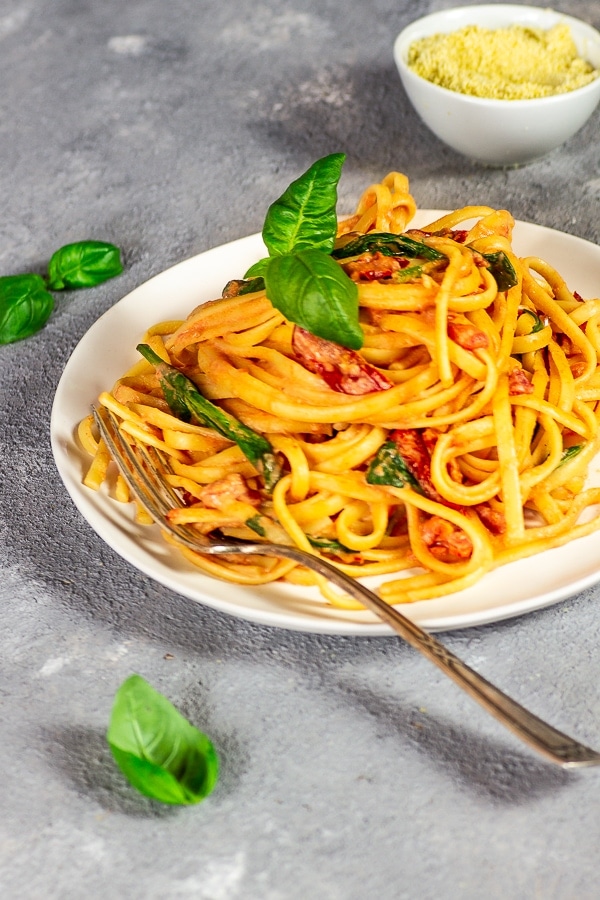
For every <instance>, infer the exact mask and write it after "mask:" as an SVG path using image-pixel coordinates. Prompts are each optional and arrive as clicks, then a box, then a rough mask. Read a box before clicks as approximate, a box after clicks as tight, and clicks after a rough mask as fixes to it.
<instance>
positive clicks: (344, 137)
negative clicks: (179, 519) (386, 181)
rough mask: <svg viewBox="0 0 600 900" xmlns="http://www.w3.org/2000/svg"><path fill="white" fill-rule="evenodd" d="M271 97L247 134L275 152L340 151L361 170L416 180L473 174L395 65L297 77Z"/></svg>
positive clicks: (310, 153)
mask: <svg viewBox="0 0 600 900" xmlns="http://www.w3.org/2000/svg"><path fill="white" fill-rule="evenodd" d="M265 92H266V93H265V96H264V98H263V100H262V102H261V105H260V107H259V108H258V109H257V110H255V111H254V115H253V118H252V119H251V120H250V121H249V122H248V125H247V127H248V129H249V131H250V133H251V134H252V135H253V136H254V137H255V138H256V139H257V140H258V141H260V142H261V143H264V144H265V145H266V146H267V147H268V149H269V152H272V151H273V148H274V147H276V148H279V149H280V151H281V152H282V153H284V154H285V156H286V157H289V155H290V151H291V150H293V152H294V153H295V154H296V155H297V156H298V157H299V158H301V159H303V160H305V159H306V157H307V155H308V156H309V157H310V158H313V159H316V158H317V157H319V156H321V155H325V154H327V153H331V152H332V151H333V150H339V151H343V152H345V153H347V155H348V159H349V160H350V161H352V162H354V163H356V164H357V165H358V166H360V168H361V169H364V168H367V169H369V168H374V169H376V170H384V169H385V170H386V171H387V169H386V167H390V168H397V167H398V165H400V166H404V167H405V168H407V167H410V172H411V177H413V178H414V177H416V176H418V175H423V174H425V173H426V172H428V171H432V170H439V168H440V167H441V166H442V165H443V167H444V171H445V173H446V174H448V173H451V172H453V171H454V170H456V172H457V173H458V172H464V171H465V169H471V167H472V164H471V163H470V162H469V161H468V160H466V159H463V158H462V157H461V156H459V155H458V154H456V153H455V152H454V151H452V150H450V148H448V147H446V146H445V145H444V144H443V143H441V142H440V141H439V140H438V139H437V138H436V137H435V136H434V135H433V134H432V133H431V131H429V129H428V128H427V127H426V126H425V125H424V124H423V122H422V121H421V119H420V118H419V117H418V115H417V114H416V113H415V111H414V110H413V108H412V106H411V104H410V102H409V100H408V98H407V96H406V94H405V93H404V90H403V88H402V86H401V84H400V79H399V77H398V73H397V71H396V68H395V66H394V65H393V63H392V62H391V61H390V62H386V63H382V64H380V65H373V66H352V65H350V66H341V65H334V66H331V67H330V68H329V70H325V71H319V72H318V73H315V72H314V71H313V70H310V69H307V70H306V72H305V73H303V72H302V71H298V70H295V71H294V72H291V73H290V80H288V81H283V80H282V81H279V82H277V83H273V84H272V86H271V88H270V92H269V90H268V88H265ZM416 148H419V150H418V151H417V149H416Z"/></svg>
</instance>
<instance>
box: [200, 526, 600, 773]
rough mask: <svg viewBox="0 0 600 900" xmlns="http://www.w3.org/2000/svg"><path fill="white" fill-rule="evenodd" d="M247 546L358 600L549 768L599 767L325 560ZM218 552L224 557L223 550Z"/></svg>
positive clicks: (597, 756) (598, 758) (591, 754)
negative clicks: (301, 569)
mask: <svg viewBox="0 0 600 900" xmlns="http://www.w3.org/2000/svg"><path fill="white" fill-rule="evenodd" d="M247 546H248V551H247V552H254V553H256V552H260V553H263V554H268V555H272V556H284V557H286V558H288V559H294V560H296V561H297V562H300V563H302V564H304V565H308V566H310V568H312V569H313V570H315V571H317V572H318V573H319V574H321V575H324V576H325V577H326V578H327V579H329V581H331V582H333V583H334V584H336V585H337V586H338V587H340V588H342V590H344V591H346V592H347V593H348V594H350V595H351V596H352V597H354V598H355V599H356V600H359V601H360V602H361V603H362V604H363V605H364V606H366V607H367V609H369V610H371V612H373V613H375V615H376V616H378V617H379V618H380V619H382V620H383V621H384V622H386V623H387V624H388V625H390V627H391V628H393V630H394V631H395V632H396V633H397V634H399V635H400V637H401V638H403V639H404V640H405V641H406V642H407V643H408V644H410V645H411V646H412V647H414V648H415V650H418V651H419V652H420V653H422V654H423V656H426V657H427V659H429V660H430V661H431V662H432V663H434V664H435V665H436V666H438V668H440V669H441V670H442V672H444V674H446V675H448V676H449V677H450V678H451V679H452V680H453V681H455V682H456V684H458V685H459V687H461V688H462V689H463V690H464V691H466V692H467V694H469V695H470V696H471V697H473V699H474V700H476V701H477V702H478V703H480V704H481V706H483V707H484V708H485V709H486V710H487V711H488V712H489V713H491V714H492V715H493V716H494V717H495V718H496V719H498V720H499V721H500V722H502V724H503V725H505V726H506V727H507V728H509V729H510V730H511V731H512V732H514V733H515V734H516V735H518V737H520V738H521V739H522V740H523V741H525V742H526V743H527V744H529V745H530V746H531V747H533V748H535V749H536V750H537V751H538V752H539V753H541V754H543V755H544V756H545V757H546V758H548V759H550V760H551V761H552V762H553V763H557V764H558V765H560V766H562V767H563V768H581V767H584V766H593V765H598V764H600V753H597V752H596V751H595V750H592V749H591V748H590V747H586V746H585V745H584V744H581V743H579V741H576V740H574V739H573V738H571V737H569V736H568V735H566V734H564V733H563V732H561V731H558V730H557V729H556V728H554V727H553V726H552V725H549V724H548V723H547V722H544V721H543V719H540V718H539V717H538V716H536V715H535V714H534V713H532V712H529V710H527V709H525V707H523V706H521V704H520V703H517V702H516V700H513V699H512V698H511V697H509V696H507V695H506V694H505V693H503V691H501V690H499V688H497V687H495V686H494V685H493V684H491V683H490V682H489V681H488V680H487V679H486V678H484V677H483V676H482V675H479V673H478V672H476V671H475V670H474V669H472V668H471V667H470V666H468V665H467V664H466V663H465V662H463V660H462V659H460V658H459V657H458V656H456V655H455V654H454V653H452V651H451V650H448V648H447V647H445V646H444V644H442V643H441V642H440V641H438V640H437V639H436V638H435V637H433V635H431V634H429V633H428V632H426V631H424V630H423V629H422V628H421V627H420V626H419V625H417V624H416V623H415V622H413V621H411V620H410V619H409V618H407V617H406V616H404V615H403V614H402V613H401V612H399V611H398V609H397V608H396V607H394V606H390V605H389V604H388V603H386V602H385V601H384V600H382V599H381V598H380V597H378V596H377V594H374V593H373V591H370V590H369V589H368V588H367V587H365V586H364V585H362V584H361V583H360V582H359V581H356V580H355V579H354V578H351V577H350V576H349V575H346V573H345V572H342V571H341V570H340V569H338V568H336V567H335V566H334V565H333V564H331V563H329V562H328V561H327V560H324V559H322V558H321V557H318V556H313V555H312V554H308V553H305V552H304V551H302V550H299V549H297V548H295V547H286V546H277V545H275V546H273V545H271V546H268V545H260V544H252V545H247ZM250 547H251V548H252V549H251V550H250ZM245 549H246V548H245V547H244V545H243V544H236V545H235V547H233V546H232V545H229V546H228V551H229V552H236V553H240V552H242V553H243V552H244V551H245ZM211 552H214V547H213V548H211ZM222 552H227V550H226V549H225V545H224V549H223V551H222Z"/></svg>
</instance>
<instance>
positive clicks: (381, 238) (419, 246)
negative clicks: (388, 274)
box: [331, 232, 447, 262]
mask: <svg viewBox="0 0 600 900" xmlns="http://www.w3.org/2000/svg"><path fill="white" fill-rule="evenodd" d="M367 252H369V253H373V252H377V253H381V254H382V256H407V257H409V258H410V259H415V258H419V259H428V260H431V261H435V262H439V261H440V260H442V259H447V257H446V256H445V255H444V254H443V253H440V251H439V250H435V249H434V248H433V247H429V246H428V245H427V244H424V243H423V241H415V240H414V238H410V237H408V236H407V235H405V234H388V233H387V232H382V233H379V232H369V234H361V235H359V236H358V237H355V238H353V239H352V240H350V241H347V242H346V243H345V244H343V245H342V246H341V247H336V248H335V250H334V251H333V252H332V254H331V255H332V256H333V257H334V259H346V258H347V257H349V256H360V255H361V254H362V253H367Z"/></svg>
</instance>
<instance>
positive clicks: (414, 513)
mask: <svg viewBox="0 0 600 900" xmlns="http://www.w3.org/2000/svg"><path fill="white" fill-rule="evenodd" d="M415 212H416V206H415V201H414V199H413V197H412V196H411V194H410V191H409V185H408V181H407V179H406V177H405V176H404V175H401V174H399V173H391V174H390V175H388V176H387V177H386V178H385V179H384V180H383V181H382V182H381V183H379V184H375V185H372V186H371V187H369V188H368V189H367V190H366V191H365V192H364V194H363V196H362V197H361V199H360V202H359V204H358V207H357V210H356V212H355V214H354V215H353V216H351V217H350V218H348V219H344V220H342V221H340V222H339V224H338V228H337V235H335V242H334V244H333V250H332V252H331V254H330V256H331V257H332V258H333V259H334V260H335V261H336V265H337V266H339V267H340V268H341V270H342V272H343V273H345V276H346V277H347V278H348V279H349V281H350V282H352V285H353V286H355V288H354V287H353V290H355V291H356V292H357V296H358V321H359V324H360V329H361V330H362V333H363V335H364V342H363V344H362V347H361V348H360V349H359V350H356V349H349V348H348V347H347V346H343V345H342V344H338V343H336V342H334V341H331V340H328V339H325V338H323V337H320V336H318V335H315V334H313V333H311V331H310V330H308V329H307V328H305V327H303V326H302V325H301V324H298V323H297V322H294V321H291V320H290V319H289V318H286V316H285V315H284V313H283V312H281V311H280V310H279V309H278V308H276V307H275V306H274V305H273V303H272V302H271V301H270V300H269V298H268V296H267V292H268V287H269V276H268V271H267V275H266V276H265V279H263V278H261V277H260V276H258V277H252V278H250V277H246V278H242V279H240V280H235V281H231V282H229V283H228V284H227V286H226V287H225V290H224V293H223V296H222V297H221V298H219V299H216V300H213V301H211V302H207V303H202V304H201V305H200V306H198V307H197V308H196V309H194V310H192V311H191V313H190V315H189V316H188V317H187V319H185V321H169V322H162V323H159V324H155V325H153V326H152V327H150V328H149V330H148V332H147V333H146V335H145V336H143V338H142V344H143V347H144V348H145V357H146V358H142V359H140V360H139V361H138V362H137V363H136V364H135V365H133V367H132V368H131V369H130V370H129V371H128V372H126V373H125V374H124V375H123V377H121V378H120V379H119V380H118V381H117V383H116V384H115V385H114V386H113V387H112V390H110V392H109V391H107V392H105V393H104V394H102V395H101V397H100V401H101V403H103V404H104V405H106V406H107V407H109V408H110V409H111V410H112V411H113V412H114V413H115V414H116V415H117V416H118V417H119V419H120V421H121V428H122V431H123V432H124V433H126V434H128V435H131V436H132V437H134V438H135V439H136V440H138V441H145V442H147V443H151V444H154V445H155V446H159V447H160V448H162V450H163V451H164V452H165V453H166V454H168V457H169V459H170V464H171V467H172V473H171V474H168V475H167V476H166V477H167V478H168V481H169V482H170V484H171V485H172V486H173V487H174V488H175V489H176V490H177V491H178V493H179V496H180V497H181V509H179V510H176V511H175V512H174V513H173V520H174V521H176V522H181V523H187V524H192V525H193V526H194V527H195V528H197V529H198V530H199V531H200V532H201V533H203V534H211V533H215V532H217V533H219V532H220V533H224V534H227V535H235V536H239V537H247V538H249V539H251V540H256V539H260V538H261V537H262V538H264V539H267V540H276V541H280V542H282V541H283V542H288V543H290V542H291V543H294V544H296V545H297V546H299V547H301V548H303V549H305V550H308V551H310V552H312V553H314V554H321V555H324V556H326V557H327V558H329V559H330V560H332V561H333V562H334V563H335V564H337V565H338V566H339V567H340V568H341V569H343V570H344V571H345V572H347V573H349V574H351V575H353V576H355V577H363V576H379V577H380V579H381V585H380V587H379V592H380V594H381V596H382V597H383V598H384V599H385V600H386V601H387V602H389V603H392V604H397V603H407V602H413V601H417V600H424V599H428V598H433V597H440V596H444V595H447V594H450V593H452V592H455V591H458V590H461V589H463V588H466V587H468V586H470V585H472V584H474V583H475V582H477V581H478V579H480V578H481V577H482V576H483V575H484V574H485V573H486V572H488V571H490V570H491V569H493V568H495V567H497V566H500V565H503V564H505V563H509V562H511V561H514V560H517V559H520V558H522V557H526V556H530V555H532V554H535V553H538V552H540V551H542V550H547V549H549V548H553V547H557V546H559V545H561V544H564V543H566V542H567V541H570V540H572V539H575V538H577V537H578V536H581V535H584V534H587V533H589V532H590V531H592V530H594V529H597V528H598V527H600V519H599V515H598V509H597V505H598V503H599V502H600V490H598V489H590V488H586V487H585V480H586V474H587V471H588V467H589V464H590V461H591V460H592V458H593V457H594V455H595V454H596V452H597V449H598V409H599V406H598V404H599V401H600V369H599V367H598V352H599V350H600V330H599V329H600V299H597V298H593V299H585V298H582V297H580V296H579V295H578V294H577V293H574V292H573V291H572V290H571V289H570V288H569V287H568V286H567V284H566V283H565V282H564V280H563V279H562V277H561V275H560V274H559V273H558V272H557V271H556V270H555V269H554V268H553V267H552V264H551V261H546V260H543V259H539V258H534V257H528V258H519V257H517V255H516V254H515V253H514V251H513V247H512V241H511V238H512V230H513V225H514V222H513V219H512V217H511V215H510V213H509V212H507V211H505V210H496V209H492V208H490V207H486V206H467V207H464V208H462V209H457V210H455V211H454V212H451V213H449V214H448V215H444V216H443V217H442V218H440V219H438V220H437V221H434V222H431V223H430V224H429V225H428V226H427V227H425V228H420V229H418V230H417V229H411V227H410V223H411V220H412V219H413V216H414V214H415ZM232 274H235V273H232ZM265 280H266V290H265ZM132 352H133V348H132ZM149 360H150V361H149ZM157 361H158V364H157ZM162 363H166V364H168V365H167V366H164V365H162ZM161 365H162V368H161ZM169 367H172V368H174V369H175V370H178V371H179V372H182V373H184V374H185V375H186V376H187V378H188V379H189V380H190V382H191V383H192V384H193V386H194V388H195V389H197V391H198V392H199V394H200V395H202V397H203V398H205V399H206V400H207V401H210V403H211V404H212V405H214V407H215V408H217V409H218V410H219V411H220V412H221V413H223V414H225V415H226V416H227V417H228V418H227V421H228V422H229V425H228V427H230V428H232V429H233V431H231V430H230V431H228V430H227V429H225V430H223V428H219V427H214V426H213V424H211V421H210V420H209V419H206V418H202V417H201V416H198V415H190V416H187V417H184V418H187V421H184V420H183V419H182V418H180V417H179V416H178V415H176V414H175V413H174V410H173V403H172V402H171V404H170V403H169V402H168V401H169V396H168V392H165V389H164V388H165V381H164V379H165V377H166V376H165V373H166V372H167V373H168V372H171V371H172V370H171V368H169ZM238 426H240V427H242V428H243V429H245V431H244V435H246V438H247V437H248V435H256V436H258V437H260V439H261V440H262V441H263V442H264V443H263V445H262V446H263V447H265V446H266V447H268V448H269V450H268V455H269V459H270V460H271V462H272V463H273V462H274V464H273V465H272V466H271V468H270V469H269V472H270V479H268V478H266V476H265V468H264V465H263V463H264V459H265V458H266V457H263V456H261V452H259V451H258V450H257V451H256V453H255V454H254V455H253V454H252V453H250V452H248V450H247V448H246V445H244V443H243V441H241V440H240V441H238V440H237V439H236V436H237V434H238V432H237V431H236V429H237V428H238ZM80 437H81V440H82V442H83V443H84V445H85V447H86V448H87V449H88V450H89V452H90V453H91V454H92V455H93V460H92V462H91V466H90V469H89V472H88V474H87V476H86V484H88V485H89V486H90V487H96V488H97V487H98V486H99V485H100V484H101V483H102V482H103V481H104V480H109V482H110V483H111V485H112V487H111V490H112V492H113V495H114V496H116V498H117V499H120V500H123V501H127V500H128V499H129V496H128V493H127V489H126V486H125V485H124V483H123V482H122V480H121V479H120V477H118V476H117V475H116V472H113V471H112V467H111V465H110V459H109V456H108V454H107V451H106V448H105V447H104V446H103V445H102V443H101V442H98V440H97V438H96V436H95V434H94V429H93V425H92V420H91V417H90V418H88V419H86V420H84V421H83V422H82V423H81V426H80ZM138 515H139V516H142V517H143V513H142V512H141V511H138ZM180 550H181V552H182V553H183V554H185V556H186V557H187V558H188V560H190V561H191V562H192V563H194V564H195V565H196V566H198V567H199V569H201V570H202V571H204V572H205V573H208V574H209V575H211V576H215V577H218V578H222V579H227V580H230V581H233V582H236V583H238V584H248V585H258V584H265V583H268V582H272V581H275V580H278V579H282V580H286V581H288V582H292V583H296V584H307V585H308V584H315V583H317V584H318V585H319V587H320V589H321V591H322V592H323V593H324V595H325V597H326V599H327V601H328V602H329V603H331V604H335V605H338V606H344V607H354V606H355V605H356V604H355V603H354V601H352V600H349V599H348V598H345V597H340V596H339V595H337V594H336V593H335V592H333V591H332V590H331V589H330V588H329V587H328V586H327V585H326V584H325V583H324V582H323V580H322V579H320V578H319V577H318V576H316V575H314V574H313V573H312V572H309V571H307V570H306V569H304V568H303V567H301V566H299V565H297V564H295V563H292V562H290V561H287V560H274V559H272V558H269V557H266V556H265V557H253V558H248V557H245V558H243V559H242V558H238V557H231V558H226V559H223V558H218V559H217V558H211V557H208V556H203V555H202V554H201V553H194V552H192V551H190V550H188V549H185V548H180Z"/></svg>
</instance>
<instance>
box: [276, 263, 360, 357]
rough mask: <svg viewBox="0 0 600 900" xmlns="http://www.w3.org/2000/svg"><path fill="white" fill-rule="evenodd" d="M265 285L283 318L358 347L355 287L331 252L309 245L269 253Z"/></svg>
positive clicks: (308, 329) (329, 337) (335, 340)
mask: <svg viewBox="0 0 600 900" xmlns="http://www.w3.org/2000/svg"><path fill="white" fill-rule="evenodd" d="M265 287H266V291H267V297H268V298H269V300H270V301H271V303H272V304H273V306H274V307H275V308H276V309H278V310H279V312H281V313H283V315H284V316H285V317H286V319H289V320H290V321H291V322H294V323H295V324H296V325H300V326H301V327H302V328H305V329H306V330H307V331H310V332H311V334H314V335H316V336H317V337H321V338H325V340H329V341H334V342H335V343H337V344H342V346H344V347H348V348H349V349H351V350H360V348H361V347H362V345H363V341H364V335H363V332H362V329H361V327H360V324H359V321H358V288H357V286H356V284H355V283H354V282H353V281H352V280H351V279H350V278H348V276H347V275H346V273H345V272H344V271H343V269H342V268H341V267H340V266H339V265H338V263H336V262H335V260H334V259H332V258H331V256H328V255H327V254H326V253H322V252H321V251H320V250H312V249H311V250H302V251H299V252H296V253H288V254H285V255H284V256H276V257H273V259H271V260H270V262H269V265H268V267H267V270H266V272H265Z"/></svg>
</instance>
